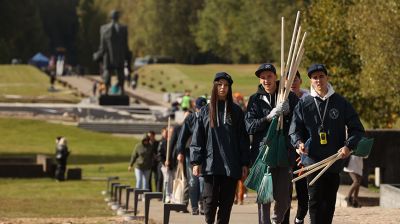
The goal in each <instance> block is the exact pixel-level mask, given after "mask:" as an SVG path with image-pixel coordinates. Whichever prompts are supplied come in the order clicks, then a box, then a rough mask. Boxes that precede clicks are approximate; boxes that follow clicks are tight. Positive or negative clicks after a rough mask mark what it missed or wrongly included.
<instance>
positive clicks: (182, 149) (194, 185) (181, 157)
mask: <svg viewBox="0 0 400 224" xmlns="http://www.w3.org/2000/svg"><path fill="white" fill-rule="evenodd" d="M206 104H207V100H206V99H205V98H203V97H199V98H197V99H196V106H195V112H194V113H190V114H189V115H188V116H187V117H186V119H185V120H184V122H183V124H182V128H181V131H180V134H179V138H178V143H177V147H176V148H177V153H178V157H177V159H178V161H179V162H185V164H186V175H187V177H188V180H189V198H190V204H191V206H192V215H198V214H199V213H201V214H204V210H203V200H202V198H201V195H202V192H203V185H204V180H203V177H196V176H194V175H193V169H192V165H191V164H190V148H189V146H190V143H191V136H192V134H193V131H194V125H195V123H196V119H197V118H198V117H199V114H200V112H199V111H200V108H202V107H203V106H204V105H206ZM199 205H200V206H199Z"/></svg>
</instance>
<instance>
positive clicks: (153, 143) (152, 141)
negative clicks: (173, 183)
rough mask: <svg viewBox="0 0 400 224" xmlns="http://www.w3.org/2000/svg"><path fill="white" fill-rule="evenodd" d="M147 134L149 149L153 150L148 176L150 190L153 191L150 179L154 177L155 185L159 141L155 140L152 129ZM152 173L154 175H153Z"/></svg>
mask: <svg viewBox="0 0 400 224" xmlns="http://www.w3.org/2000/svg"><path fill="white" fill-rule="evenodd" d="M147 136H148V137H149V139H150V145H151V149H152V151H153V160H152V162H153V163H152V166H151V172H150V177H149V187H150V191H153V186H152V184H151V179H152V177H154V182H155V184H156V186H157V184H158V183H157V181H158V172H157V169H158V168H157V167H158V160H157V148H158V144H159V142H158V141H157V140H156V133H155V132H154V131H149V132H147ZM153 174H154V175H153Z"/></svg>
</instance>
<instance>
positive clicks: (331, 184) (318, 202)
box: [307, 172, 340, 224]
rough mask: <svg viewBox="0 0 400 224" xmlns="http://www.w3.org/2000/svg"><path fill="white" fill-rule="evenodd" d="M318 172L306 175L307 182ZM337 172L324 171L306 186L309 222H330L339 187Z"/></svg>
mask: <svg viewBox="0 0 400 224" xmlns="http://www.w3.org/2000/svg"><path fill="white" fill-rule="evenodd" d="M317 174H318V172H316V173H315V174H311V175H310V176H308V177H307V183H308V184H309V183H310V182H311V181H312V180H313V179H314V177H315V176H316V175H317ZM339 184H340V176H339V174H338V173H324V174H323V175H322V176H321V177H320V178H319V179H318V180H317V181H316V182H315V183H314V184H313V185H312V186H310V185H309V186H308V193H309V195H310V200H309V212H310V218H311V224H321V223H323V224H330V223H332V219H333V214H334V213H335V204H336V194H337V191H338V189H339Z"/></svg>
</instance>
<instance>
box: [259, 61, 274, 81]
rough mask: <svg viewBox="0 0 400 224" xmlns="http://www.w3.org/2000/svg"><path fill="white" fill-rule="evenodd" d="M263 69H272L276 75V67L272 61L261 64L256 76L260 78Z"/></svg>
mask: <svg viewBox="0 0 400 224" xmlns="http://www.w3.org/2000/svg"><path fill="white" fill-rule="evenodd" d="M263 71H270V72H272V73H274V74H275V75H276V68H275V67H274V65H273V64H271V63H264V64H261V65H260V66H259V67H258V69H257V71H256V72H255V74H256V76H257V77H259V78H260V73H261V72H263Z"/></svg>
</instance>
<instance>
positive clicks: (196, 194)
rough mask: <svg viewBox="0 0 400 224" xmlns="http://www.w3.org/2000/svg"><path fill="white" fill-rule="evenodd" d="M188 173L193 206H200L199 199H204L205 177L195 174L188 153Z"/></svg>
mask: <svg viewBox="0 0 400 224" xmlns="http://www.w3.org/2000/svg"><path fill="white" fill-rule="evenodd" d="M185 157H186V173H187V175H186V176H187V177H188V181H189V198H190V204H191V205H192V208H198V207H199V201H203V200H202V195H203V188H204V178H203V177H196V176H194V175H193V169H192V165H191V164H190V155H189V153H186V156H185Z"/></svg>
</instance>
